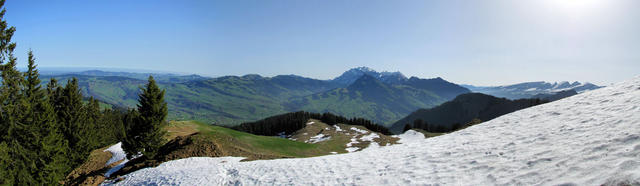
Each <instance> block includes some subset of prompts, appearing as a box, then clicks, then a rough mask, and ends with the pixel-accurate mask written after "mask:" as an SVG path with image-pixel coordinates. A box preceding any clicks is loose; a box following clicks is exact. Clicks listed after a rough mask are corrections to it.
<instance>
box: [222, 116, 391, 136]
mask: <svg viewBox="0 0 640 186" xmlns="http://www.w3.org/2000/svg"><path fill="white" fill-rule="evenodd" d="M309 119H317V120H320V121H322V122H324V123H326V124H329V125H335V124H338V123H342V124H349V125H359V126H364V127H366V128H367V129H369V130H371V131H374V132H378V133H382V134H385V135H390V134H391V132H390V131H389V129H387V128H385V127H383V126H381V125H378V124H376V123H373V122H371V121H370V120H367V119H363V118H351V119H347V118H345V117H342V116H338V115H335V114H332V113H324V114H319V113H311V112H304V111H298V112H291V113H286V114H281V115H277V116H272V117H268V118H265V119H262V120H259V121H255V122H248V123H242V124H240V125H238V126H235V127H232V129H235V130H239V131H243V132H248V133H251V134H256V135H264V136H275V135H278V134H279V133H281V132H284V133H285V134H287V135H288V134H292V133H294V132H296V131H298V130H300V129H302V128H304V127H305V126H306V123H307V121H309Z"/></svg>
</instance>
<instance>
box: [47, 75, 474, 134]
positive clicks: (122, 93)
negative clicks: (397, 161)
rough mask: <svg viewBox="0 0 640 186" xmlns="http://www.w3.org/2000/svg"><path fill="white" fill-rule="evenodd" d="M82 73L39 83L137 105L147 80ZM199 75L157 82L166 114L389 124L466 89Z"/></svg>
mask: <svg viewBox="0 0 640 186" xmlns="http://www.w3.org/2000/svg"><path fill="white" fill-rule="evenodd" d="M84 74H90V75H79V74H67V75H56V76H43V84H46V83H48V81H49V78H52V77H53V78H56V79H58V82H59V83H60V84H66V81H67V80H68V79H70V78H72V77H76V78H78V81H79V86H80V88H81V89H82V93H83V94H84V95H87V96H93V97H95V98H96V99H98V100H101V101H104V102H106V103H109V104H113V105H116V106H118V107H125V108H126V107H135V104H136V103H137V98H138V97H137V95H138V93H139V87H140V86H142V85H143V84H144V83H145V82H146V81H145V80H142V79H140V77H138V76H139V75H136V74H131V73H109V72H101V71H91V72H86V73H84ZM109 75H122V76H109ZM125 76H126V77H125ZM172 78H173V79H174V80H175V82H173V81H171V79H172ZM198 78H199V77H195V76H169V75H167V76H166V77H164V78H163V80H164V81H159V82H158V85H159V86H160V88H162V89H165V90H166V95H165V100H166V101H167V104H168V105H169V116H168V117H169V119H172V120H197V121H201V122H205V123H215V124H219V125H236V124H239V123H242V122H247V121H255V120H259V119H261V118H266V117H269V116H273V115H278V114H283V113H287V112H294V111H301V110H303V111H309V112H320V113H323V112H331V113H335V114H338V115H342V116H346V117H361V118H367V119H370V120H373V121H374V122H376V123H380V124H383V125H385V126H389V124H391V123H392V122H394V121H397V120H398V119H400V118H402V117H404V116H406V115H407V114H409V113H411V112H412V111H415V110H417V109H419V108H431V107H433V106H436V105H439V104H441V103H443V102H445V101H448V100H449V99H450V98H449V97H451V96H452V95H457V94H461V93H466V92H468V90H467V89H465V88H462V87H460V86H458V85H455V84H453V83H449V82H447V81H444V80H442V79H440V78H435V79H419V78H415V77H412V78H411V79H401V80H398V81H394V82H395V83H383V81H381V80H380V77H378V78H376V77H373V76H369V75H365V76H361V77H360V78H359V79H356V80H354V82H353V83H351V84H350V85H348V86H345V85H341V84H340V83H339V82H336V81H331V80H330V81H327V80H316V79H311V78H304V77H300V76H295V75H280V76H275V77H262V76H259V75H245V76H224V77H219V78H201V79H198Z"/></svg>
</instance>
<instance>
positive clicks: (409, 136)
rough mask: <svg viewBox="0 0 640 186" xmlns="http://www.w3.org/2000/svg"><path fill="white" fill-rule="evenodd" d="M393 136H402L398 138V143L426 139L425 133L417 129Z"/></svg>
mask: <svg viewBox="0 0 640 186" xmlns="http://www.w3.org/2000/svg"><path fill="white" fill-rule="evenodd" d="M392 137H396V138H400V140H398V143H407V142H412V141H419V140H421V139H424V134H422V133H420V132H418V131H415V130H407V131H406V132H404V133H403V134H400V135H394V136H392Z"/></svg>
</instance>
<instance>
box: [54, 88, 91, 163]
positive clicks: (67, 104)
mask: <svg viewBox="0 0 640 186" xmlns="http://www.w3.org/2000/svg"><path fill="white" fill-rule="evenodd" d="M57 94H58V97H57V100H56V101H55V104H54V107H55V108H56V114H57V118H58V122H60V123H61V131H62V134H63V135H64V138H65V139H67V140H68V142H69V143H68V144H69V149H70V153H69V157H70V160H71V163H70V164H71V165H72V166H76V165H79V164H80V163H82V162H83V161H84V159H86V157H87V156H88V155H89V149H88V147H87V146H86V140H85V139H83V137H84V135H82V133H83V131H82V130H81V129H82V127H83V124H84V120H85V117H86V116H85V113H86V112H85V111H84V105H83V104H82V93H80V89H79V88H78V79H76V78H72V79H71V80H68V81H67V84H66V85H65V87H64V88H62V90H61V92H59V93H57Z"/></svg>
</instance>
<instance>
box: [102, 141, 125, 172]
mask: <svg viewBox="0 0 640 186" xmlns="http://www.w3.org/2000/svg"><path fill="white" fill-rule="evenodd" d="M107 151H108V152H110V153H111V159H109V161H107V164H105V165H104V166H107V165H111V164H112V163H115V162H117V161H120V160H122V159H126V158H127V155H126V154H125V153H124V150H122V142H118V143H116V144H115V145H112V146H111V147H109V148H107V149H105V150H104V151H103V152H107Z"/></svg>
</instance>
